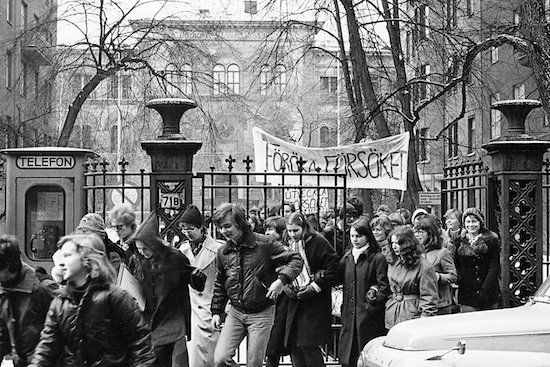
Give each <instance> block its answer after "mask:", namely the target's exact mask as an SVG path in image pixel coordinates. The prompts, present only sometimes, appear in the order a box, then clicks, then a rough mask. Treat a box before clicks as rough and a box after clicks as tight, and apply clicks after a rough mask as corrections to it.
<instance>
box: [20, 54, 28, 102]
mask: <svg viewBox="0 0 550 367" xmlns="http://www.w3.org/2000/svg"><path fill="white" fill-rule="evenodd" d="M21 79H22V80H21V95H22V96H23V97H27V96H28V94H29V65H27V64H26V63H24V62H23V61H21Z"/></svg>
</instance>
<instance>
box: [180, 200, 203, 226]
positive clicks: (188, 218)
mask: <svg viewBox="0 0 550 367" xmlns="http://www.w3.org/2000/svg"><path fill="white" fill-rule="evenodd" d="M181 221H182V222H183V223H189V224H192V225H194V226H197V227H202V225H203V223H204V221H203V219H202V214H201V212H200V211H199V208H197V206H196V205H193V204H189V206H187V208H186V209H185V212H183V215H182V216H181Z"/></svg>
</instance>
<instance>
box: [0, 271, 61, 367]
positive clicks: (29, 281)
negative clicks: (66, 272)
mask: <svg viewBox="0 0 550 367" xmlns="http://www.w3.org/2000/svg"><path fill="white" fill-rule="evenodd" d="M57 289H58V285H57V283H56V282H54V281H53V279H52V278H51V277H49V276H44V277H43V278H42V279H40V277H39V276H37V274H36V271H35V270H34V269H33V268H32V267H31V266H29V265H27V264H25V263H23V264H22V268H21V276H20V280H19V281H18V282H17V284H14V285H13V286H10V287H4V286H0V360H1V359H2V357H4V356H5V355H8V354H10V353H11V352H12V346H11V344H12V343H13V344H14V345H15V350H16V352H17V356H18V358H16V359H15V360H14V362H15V363H14V365H15V366H16V367H18V366H26V365H27V364H28V361H29V360H30V357H31V356H32V353H33V352H34V348H35V347H36V344H37V343H38V340H39V339H40V331H42V328H43V327H44V321H45V320H46V314H47V313H48V308H49V307H50V302H51V300H52V299H53V297H54V292H55V291H56V290H57ZM12 310H16V312H12Z"/></svg>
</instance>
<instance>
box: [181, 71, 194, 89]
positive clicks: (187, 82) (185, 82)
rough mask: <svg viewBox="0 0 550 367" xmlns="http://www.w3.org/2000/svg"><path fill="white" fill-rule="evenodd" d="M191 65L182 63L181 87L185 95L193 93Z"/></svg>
mask: <svg viewBox="0 0 550 367" xmlns="http://www.w3.org/2000/svg"><path fill="white" fill-rule="evenodd" d="M191 77H192V74H191V65H189V64H184V65H183V66H182V68H181V89H182V91H183V93H185V95H190V94H192V93H193V84H192V83H191Z"/></svg>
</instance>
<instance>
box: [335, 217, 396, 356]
mask: <svg viewBox="0 0 550 367" xmlns="http://www.w3.org/2000/svg"><path fill="white" fill-rule="evenodd" d="M350 242H351V245H352V249H351V250H349V251H347V252H346V253H345V254H344V256H343V257H342V259H341V260H340V266H339V274H338V275H339V281H343V282H344V302H343V306H342V328H341V329H340V342H339V358H340V362H341V363H342V366H355V364H356V363H357V358H358V357H359V353H360V352H361V350H362V349H363V347H364V346H365V345H366V344H367V343H368V342H369V341H370V340H371V339H373V338H375V337H377V336H381V335H384V334H386V329H385V327H384V305H385V303H386V299H387V298H388V295H389V293H390V291H389V287H388V277H387V271H388V263H387V261H386V257H385V256H384V255H383V254H382V253H381V251H380V246H379V244H378V243H377V242H376V240H375V238H374V236H373V234H372V230H371V227H370V225H369V222H368V221H367V220H366V219H364V218H361V219H358V220H356V221H355V222H353V223H352V224H351V228H350Z"/></svg>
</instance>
